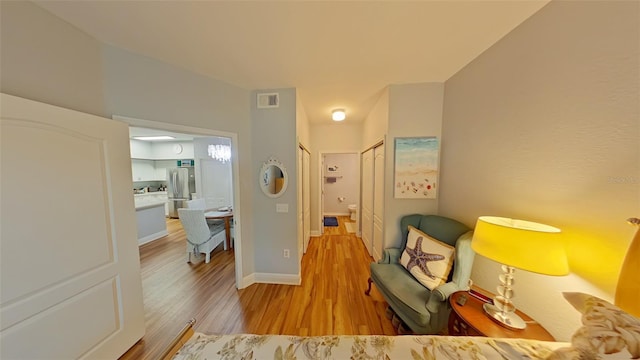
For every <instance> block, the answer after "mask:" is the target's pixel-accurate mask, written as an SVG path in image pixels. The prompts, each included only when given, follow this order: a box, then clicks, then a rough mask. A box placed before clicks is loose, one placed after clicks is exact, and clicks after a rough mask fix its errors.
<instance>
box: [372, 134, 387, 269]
mask: <svg viewBox="0 0 640 360" xmlns="http://www.w3.org/2000/svg"><path fill="white" fill-rule="evenodd" d="M373 168H374V170H373V171H374V178H375V180H374V184H373V258H374V259H375V260H380V258H382V249H383V248H384V232H383V223H384V221H383V219H384V145H380V146H378V147H376V148H375V149H373Z"/></svg>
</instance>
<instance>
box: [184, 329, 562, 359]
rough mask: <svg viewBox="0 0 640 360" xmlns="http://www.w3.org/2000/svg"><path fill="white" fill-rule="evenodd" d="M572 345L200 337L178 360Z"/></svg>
mask: <svg viewBox="0 0 640 360" xmlns="http://www.w3.org/2000/svg"><path fill="white" fill-rule="evenodd" d="M562 346H567V343H560V342H545V341H536V340H523V339H496V338H484V337H462V336H461V337H455V336H375V335H369V336H364V335H361V336H358V335H353V336H351V335H349V336H347V335H342V336H337V335H328V336H308V337H301V336H288V335H248V334H241V335H204V334H200V333H196V334H194V335H193V337H192V338H191V339H190V340H189V341H188V342H187V343H186V344H185V345H184V346H183V347H182V348H181V349H180V351H179V352H178V353H177V354H176V356H175V357H174V359H175V360H197V359H200V360H205V359H207V360H211V359H225V360H232V359H233V360H241V359H242V360H245V359H260V360H262V359H275V360H279V359H283V360H286V359H297V360H302V359H354V360H355V359H358V360H359V359H362V360H364V359H367V360H377V359H380V360H386V359H398V360H405V359H406V360H427V359H429V360H433V359H446V360H454V359H477V360H491V359H500V360H505V359H544V358H546V357H547V356H548V355H549V354H550V353H551V352H552V351H553V350H554V349H557V348H559V347H562Z"/></svg>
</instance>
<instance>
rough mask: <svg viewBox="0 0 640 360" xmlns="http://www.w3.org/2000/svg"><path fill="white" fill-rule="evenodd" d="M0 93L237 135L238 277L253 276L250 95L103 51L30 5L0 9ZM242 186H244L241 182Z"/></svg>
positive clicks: (145, 60)
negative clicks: (240, 257) (240, 254)
mask: <svg viewBox="0 0 640 360" xmlns="http://www.w3.org/2000/svg"><path fill="white" fill-rule="evenodd" d="M0 6H1V10H2V11H0V14H1V16H2V18H1V21H0V26H1V32H0V35H1V37H2V38H1V40H2V41H1V43H0V46H1V48H0V56H1V61H0V66H1V68H0V90H2V91H3V92H6V93H8V94H12V95H16V96H21V97H25V98H28V99H33V100H37V101H42V102H45V103H50V104H53V105H58V106H63V107H66V108H70V109H74V110H79V111H83V112H88V113H92V114H97V115H101V116H104V117H108V118H109V117H111V116H112V115H114V114H115V115H123V116H129V117H132V118H137V119H145V120H154V121H160V122H166V123H171V124H178V125H185V126H193V127H198V128H204V129H211V130H219V131H226V132H232V133H236V134H238V138H239V144H238V147H239V173H240V176H239V179H240V189H239V192H240V194H241V195H240V199H237V200H236V201H237V202H239V203H240V204H241V205H242V209H243V212H242V217H243V218H246V219H247V221H244V222H241V224H242V229H241V231H242V238H243V239H246V240H245V241H243V243H242V252H243V261H242V265H243V272H244V273H245V274H251V273H253V269H254V266H253V265H254V257H253V244H252V239H253V237H252V234H251V232H252V230H253V228H252V226H251V225H250V224H251V218H252V217H253V213H252V208H253V207H252V203H251V202H252V198H253V185H254V181H252V179H250V178H251V177H252V162H251V156H252V153H251V131H250V130H251V129H250V106H249V103H248V102H249V98H250V96H249V95H250V92H249V91H248V90H245V89H240V88H237V87H234V86H231V85H229V84H226V83H223V82H221V81H217V80H215V79H210V78H207V77H204V76H201V75H198V74H194V73H191V72H188V71H185V70H182V69H178V68H176V67H174V66H171V65H168V64H165V63H162V62H160V61H157V60H153V59H150V58H147V57H144V56H140V55H136V54H133V53H130V52H127V51H124V50H120V49H116V48H114V47H111V46H108V45H105V44H101V43H100V42H99V41H97V40H95V39H92V38H91V37H90V36H88V35H86V34H85V33H83V32H81V31H79V30H78V29H76V28H74V27H73V26H71V25H69V24H68V23H66V22H65V21H62V20H60V19H59V18H57V17H55V16H53V15H51V14H50V13H48V12H46V11H44V10H42V9H41V8H39V7H38V6H35V5H33V4H32V3H29V2H6V1H3V2H0ZM245 179H246V180H245Z"/></svg>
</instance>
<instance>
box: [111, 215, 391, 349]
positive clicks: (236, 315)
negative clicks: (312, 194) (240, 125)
mask: <svg viewBox="0 0 640 360" xmlns="http://www.w3.org/2000/svg"><path fill="white" fill-rule="evenodd" d="M338 220H339V226H337V227H326V228H325V234H324V235H323V236H321V237H314V238H311V241H310V243H309V249H308V250H307V253H306V254H305V255H304V257H303V259H302V284H301V285H300V286H291V285H271V284H254V285H251V286H249V287H247V288H245V289H242V290H237V289H236V288H235V269H234V254H233V251H223V250H222V246H220V247H218V248H216V249H215V250H214V251H213V253H212V254H211V262H210V263H209V264H205V263H204V256H203V257H201V258H200V259H198V260H195V261H194V263H193V264H189V263H187V262H186V254H185V243H186V240H185V234H184V230H183V229H182V226H181V225H180V222H179V221H178V220H168V222H167V225H168V230H169V235H168V236H166V237H164V238H162V239H159V240H156V241H154V242H151V243H149V244H146V245H143V246H141V247H140V262H141V267H142V269H141V270H142V286H143V291H144V307H145V321H146V334H145V336H144V337H143V338H142V340H141V341H139V342H138V343H137V344H136V345H135V346H134V347H133V348H131V349H130V350H129V351H128V352H127V353H126V354H124V355H123V356H122V357H121V359H155V358H157V357H158V356H159V354H160V353H161V352H162V350H163V349H164V348H165V346H167V345H168V344H169V343H170V342H171V340H172V339H173V337H174V336H175V335H176V334H177V333H178V332H179V331H180V329H181V328H182V327H183V325H184V324H185V323H186V322H187V320H189V319H190V318H196V320H197V323H196V326H195V330H196V331H199V332H203V333H208V334H234V333H254V334H284V335H302V336H306V335H333V334H336V335H367V334H381V335H396V330H395V329H394V328H393V326H392V324H391V321H390V320H388V319H387V318H385V316H384V313H385V309H386V307H387V304H386V302H385V301H384V299H383V298H382V296H381V295H380V293H379V292H378V290H377V289H376V288H375V286H374V287H373V289H372V291H371V296H366V295H364V290H365V289H366V288H367V278H368V277H369V263H370V262H371V261H373V259H372V258H371V257H370V256H369V254H368V253H367V250H366V249H365V247H364V244H363V243H362V241H361V240H360V238H358V237H356V236H355V234H352V233H347V231H346V229H345V226H344V223H345V222H346V221H349V220H348V217H346V216H344V217H339V218H338Z"/></svg>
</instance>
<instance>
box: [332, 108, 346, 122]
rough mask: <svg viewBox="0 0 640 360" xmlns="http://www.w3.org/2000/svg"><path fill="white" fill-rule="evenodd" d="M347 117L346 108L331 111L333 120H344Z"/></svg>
mask: <svg viewBox="0 0 640 360" xmlns="http://www.w3.org/2000/svg"><path fill="white" fill-rule="evenodd" d="M346 117H347V114H345V112H344V110H342V109H335V110H333V111H332V112H331V118H332V119H333V121H342V120H344V119H345V118H346Z"/></svg>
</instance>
